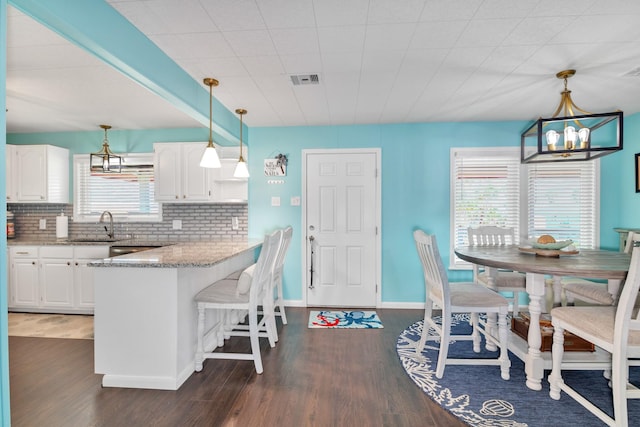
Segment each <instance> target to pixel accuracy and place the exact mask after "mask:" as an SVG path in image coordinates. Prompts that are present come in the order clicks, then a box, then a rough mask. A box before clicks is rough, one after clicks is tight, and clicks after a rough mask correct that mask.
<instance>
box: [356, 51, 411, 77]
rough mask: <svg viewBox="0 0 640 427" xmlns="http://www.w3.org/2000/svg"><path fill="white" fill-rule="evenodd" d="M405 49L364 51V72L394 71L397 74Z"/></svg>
mask: <svg viewBox="0 0 640 427" xmlns="http://www.w3.org/2000/svg"><path fill="white" fill-rule="evenodd" d="M404 54H405V51H403V50H402V51H398V50H387V51H373V52H364V54H363V55H362V71H363V72H374V71H376V72H380V71H385V72H392V73H393V74H394V75H395V74H397V72H398V70H399V69H400V67H401V65H402V60H403V58H404Z"/></svg>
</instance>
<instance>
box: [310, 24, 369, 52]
mask: <svg viewBox="0 0 640 427" xmlns="http://www.w3.org/2000/svg"><path fill="white" fill-rule="evenodd" d="M365 30H366V26H364V25H353V26H348V27H323V28H318V40H319V42H320V51H321V52H323V53H324V52H353V51H360V50H361V49H362V47H363V46H364V36H365Z"/></svg>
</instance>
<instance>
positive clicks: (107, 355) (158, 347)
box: [89, 240, 261, 390]
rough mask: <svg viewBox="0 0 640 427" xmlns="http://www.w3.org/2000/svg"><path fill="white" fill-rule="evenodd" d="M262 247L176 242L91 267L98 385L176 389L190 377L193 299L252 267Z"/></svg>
mask: <svg viewBox="0 0 640 427" xmlns="http://www.w3.org/2000/svg"><path fill="white" fill-rule="evenodd" d="M260 247H261V242H260V241H246V240H245V241H241V242H231V241H218V242H190V243H178V244H175V245H170V246H164V247H161V248H157V249H152V250H148V251H143V252H137V253H133V254H128V255H122V256H118V257H114V258H106V259H103V260H98V261H94V262H92V263H90V264H89V265H90V266H91V267H95V268H94V284H95V312H94V313H95V314H94V316H95V318H94V325H95V326H94V327H95V332H94V335H95V338H94V339H95V341H94V348H95V356H94V357H95V372H96V373H97V374H103V375H104V376H103V379H102V385H103V386H105V387H130V388H150V389H162V390H177V389H178V388H179V387H180V386H181V385H182V383H183V382H184V381H185V380H186V379H187V378H189V376H190V375H191V374H192V373H193V372H194V354H195V348H196V333H195V332H196V320H197V313H196V306H195V304H194V302H193V297H194V296H195V295H196V294H197V293H198V292H199V291H201V290H202V289H204V288H205V287H207V286H208V285H210V284H211V283H213V282H215V281H217V280H220V279H223V278H224V277H226V276H228V275H229V274H230V273H232V272H234V271H237V270H240V269H242V268H245V267H247V266H249V265H251V264H252V263H254V262H255V260H256V256H257V251H258V249H259V248H260Z"/></svg>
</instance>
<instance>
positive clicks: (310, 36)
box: [270, 28, 320, 55]
mask: <svg viewBox="0 0 640 427" xmlns="http://www.w3.org/2000/svg"><path fill="white" fill-rule="evenodd" d="M270 34H271V38H272V40H273V44H274V45H275V48H276V51H277V52H278V54H280V55H292V54H301V53H317V52H319V51H320V46H319V43H318V33H317V32H316V29H315V28H287V29H282V28H278V29H274V30H271V31H270Z"/></svg>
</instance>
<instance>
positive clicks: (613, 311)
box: [549, 248, 640, 426]
mask: <svg viewBox="0 0 640 427" xmlns="http://www.w3.org/2000/svg"><path fill="white" fill-rule="evenodd" d="M639 288H640V248H633V252H632V255H631V264H630V266H629V273H628V274H627V279H626V282H625V285H624V286H623V288H622V293H621V294H620V298H619V300H618V304H617V306H612V305H609V306H578V307H556V308H554V309H552V310H551V322H552V325H553V328H554V332H553V346H552V348H551V358H552V369H551V374H550V375H549V384H550V391H549V396H551V398H552V399H555V400H559V399H560V392H561V391H564V392H565V393H566V394H567V395H568V396H569V397H571V398H573V399H574V400H576V401H577V402H578V403H579V404H581V405H582V406H584V407H585V408H586V409H587V410H589V411H590V412H591V413H592V414H594V415H595V416H596V417H598V418H599V419H600V420H601V421H603V422H604V423H605V424H607V425H609V426H627V425H629V420H628V415H627V399H640V389H638V388H637V387H636V386H634V385H632V384H630V383H629V380H628V367H629V365H630V364H635V363H634V362H633V361H632V360H631V359H637V358H640V313H638V312H637V311H636V310H634V304H635V302H636V298H637V296H638V290H639ZM565 331H566V332H571V333H572V334H574V335H577V336H579V337H581V338H584V339H585V340H587V341H590V342H592V343H593V344H595V345H596V346H597V347H599V348H601V349H602V350H604V351H606V352H608V353H609V354H610V355H611V359H610V360H607V361H603V362H601V363H597V362H592V363H589V364H582V365H580V364H576V363H573V364H572V363H571V362H570V361H566V360H563V356H564V333H565ZM562 369H571V370H577V369H580V370H605V371H607V370H609V369H610V370H611V375H610V383H609V384H607V382H606V379H603V380H602V385H601V386H602V387H611V392H612V395H613V417H611V416H609V415H607V413H605V411H604V410H603V409H602V408H601V407H599V406H597V404H598V403H599V404H602V402H591V401H589V400H588V399H587V398H586V397H585V396H584V394H583V393H584V390H580V389H578V386H577V385H574V386H570V385H568V384H566V383H565V382H564V380H563V378H562ZM595 386H596V385H594V384H588V387H595ZM581 392H582V393H581ZM634 421H635V422H636V423H637V420H634ZM636 425H637V424H636Z"/></svg>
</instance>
